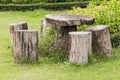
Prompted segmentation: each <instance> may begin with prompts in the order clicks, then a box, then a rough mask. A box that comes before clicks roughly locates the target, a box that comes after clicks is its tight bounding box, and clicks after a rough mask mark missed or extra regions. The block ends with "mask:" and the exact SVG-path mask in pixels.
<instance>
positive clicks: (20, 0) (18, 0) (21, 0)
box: [0, 0, 89, 4]
mask: <svg viewBox="0 0 120 80" xmlns="http://www.w3.org/2000/svg"><path fill="white" fill-rule="evenodd" d="M79 1H89V0H0V3H2V4H8V3H15V4H16V3H17V4H27V3H30V4H32V3H58V2H79Z"/></svg>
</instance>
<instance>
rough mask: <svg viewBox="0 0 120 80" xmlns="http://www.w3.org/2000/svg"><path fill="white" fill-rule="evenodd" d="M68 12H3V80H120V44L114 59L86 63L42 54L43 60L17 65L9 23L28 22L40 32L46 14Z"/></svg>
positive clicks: (0, 39) (0, 21)
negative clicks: (71, 61) (53, 60)
mask: <svg viewBox="0 0 120 80" xmlns="http://www.w3.org/2000/svg"><path fill="white" fill-rule="evenodd" d="M51 13H52V14H58V13H67V11H44V10H36V11H33V12H0V80H119V78H120V54H119V53H120V47H118V48H116V49H114V56H113V58H111V59H105V58H104V59H100V58H99V59H98V60H97V59H96V58H93V59H91V60H92V62H91V63H88V64H86V65H74V64H70V63H68V61H64V62H58V63H55V62H52V61H49V59H47V58H46V59H44V58H42V57H40V59H39V63H37V64H35V63H31V64H30V63H29V64H27V63H24V64H15V63H14V60H13V51H12V47H11V40H10V34H9V25H10V24H11V23H14V22H20V21H26V22H28V26H29V29H33V30H37V31H39V26H40V20H41V19H43V18H44V16H45V15H46V14H51Z"/></svg>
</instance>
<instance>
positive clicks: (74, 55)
mask: <svg viewBox="0 0 120 80" xmlns="http://www.w3.org/2000/svg"><path fill="white" fill-rule="evenodd" d="M91 46H92V34H91V32H69V62H72V63H76V64H85V63H87V62H88V55H89V54H90V53H91Z"/></svg>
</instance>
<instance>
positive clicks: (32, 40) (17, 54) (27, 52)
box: [13, 30, 38, 62]
mask: <svg viewBox="0 0 120 80" xmlns="http://www.w3.org/2000/svg"><path fill="white" fill-rule="evenodd" d="M13 44H14V46H13V47H14V61H15V62H17V60H18V59H20V58H25V59H27V58H29V59H31V60H34V61H37V60H38V32H37V31H33V30H16V31H14V37H13Z"/></svg>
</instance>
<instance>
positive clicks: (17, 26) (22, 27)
mask: <svg viewBox="0 0 120 80" xmlns="http://www.w3.org/2000/svg"><path fill="white" fill-rule="evenodd" d="M15 30H28V26H27V23H26V22H19V23H13V24H10V36H11V41H12V45H13V34H14V31H15Z"/></svg>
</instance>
